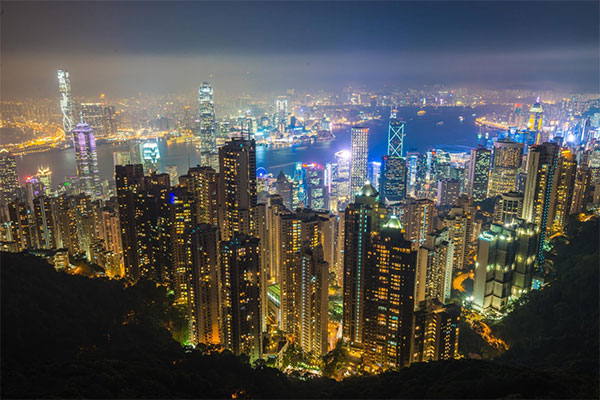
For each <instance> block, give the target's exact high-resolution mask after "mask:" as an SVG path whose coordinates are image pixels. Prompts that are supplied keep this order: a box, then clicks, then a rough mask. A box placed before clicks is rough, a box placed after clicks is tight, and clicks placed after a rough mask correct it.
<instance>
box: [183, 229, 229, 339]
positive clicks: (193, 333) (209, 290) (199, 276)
mask: <svg viewBox="0 0 600 400" xmlns="http://www.w3.org/2000/svg"><path fill="white" fill-rule="evenodd" d="M186 240H187V251H188V260H189V265H190V283H189V296H188V300H189V304H188V311H189V324H190V340H191V342H192V343H194V344H198V343H204V344H216V345H218V344H221V342H222V340H221V333H222V329H221V317H220V312H221V310H220V307H219V304H220V303H219V295H220V291H219V285H220V274H219V272H220V271H219V263H218V255H219V249H218V245H217V243H218V231H217V227H216V226H215V225H209V224H200V225H197V226H196V227H194V228H192V229H189V230H188V231H187V232H186Z"/></svg>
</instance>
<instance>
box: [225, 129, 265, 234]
mask: <svg viewBox="0 0 600 400" xmlns="http://www.w3.org/2000/svg"><path fill="white" fill-rule="evenodd" d="M219 165H220V170H221V173H220V174H219V223H220V228H221V240H230V239H231V238H232V237H233V235H234V234H235V233H245V234H247V235H254V234H255V221H254V218H255V212H256V204H257V194H256V144H255V143H254V140H253V139H251V140H247V139H232V140H231V141H229V142H227V143H226V144H225V145H224V146H223V147H221V148H220V149H219Z"/></svg>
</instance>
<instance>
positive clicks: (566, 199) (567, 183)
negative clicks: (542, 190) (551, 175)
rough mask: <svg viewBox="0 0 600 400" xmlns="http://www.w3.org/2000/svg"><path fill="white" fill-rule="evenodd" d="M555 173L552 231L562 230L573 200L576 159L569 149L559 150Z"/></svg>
mask: <svg viewBox="0 0 600 400" xmlns="http://www.w3.org/2000/svg"><path fill="white" fill-rule="evenodd" d="M556 174H557V184H556V193H553V195H554V196H556V203H555V211H554V218H553V221H552V232H562V230H563V229H564V227H565V224H566V222H567V218H568V216H569V215H570V214H571V204H572V202H573V192H574V190H575V178H576V174H577V160H576V159H575V155H574V154H573V153H571V151H570V150H563V151H561V152H560V157H559V159H558V166H557V167H556Z"/></svg>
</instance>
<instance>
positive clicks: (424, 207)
mask: <svg viewBox="0 0 600 400" xmlns="http://www.w3.org/2000/svg"><path fill="white" fill-rule="evenodd" d="M398 209H399V210H400V212H401V213H400V221H401V222H402V226H403V227H404V230H405V234H404V237H405V238H406V239H407V240H410V241H412V242H414V243H415V244H416V246H417V247H418V246H420V245H421V244H422V243H423V242H424V241H425V236H426V235H427V234H429V233H431V232H433V231H434V225H433V222H434V216H435V205H434V204H433V201H431V200H429V199H418V200H413V199H410V200H409V199H407V200H405V201H403V202H402V203H401V204H400V205H399V206H398Z"/></svg>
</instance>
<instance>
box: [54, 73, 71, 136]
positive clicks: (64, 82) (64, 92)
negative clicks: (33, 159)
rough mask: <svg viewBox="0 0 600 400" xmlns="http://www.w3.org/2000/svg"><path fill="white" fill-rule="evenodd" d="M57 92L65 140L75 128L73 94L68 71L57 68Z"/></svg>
mask: <svg viewBox="0 0 600 400" xmlns="http://www.w3.org/2000/svg"><path fill="white" fill-rule="evenodd" d="M58 93H59V96H60V97H59V101H60V111H61V112H62V116H63V118H62V123H63V130H64V131H65V141H67V142H68V141H69V139H68V137H69V133H70V132H71V131H72V130H73V129H74V128H75V119H74V115H73V114H74V112H73V94H72V93H71V77H70V75H69V71H66V70H62V69H59V70H58Z"/></svg>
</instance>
